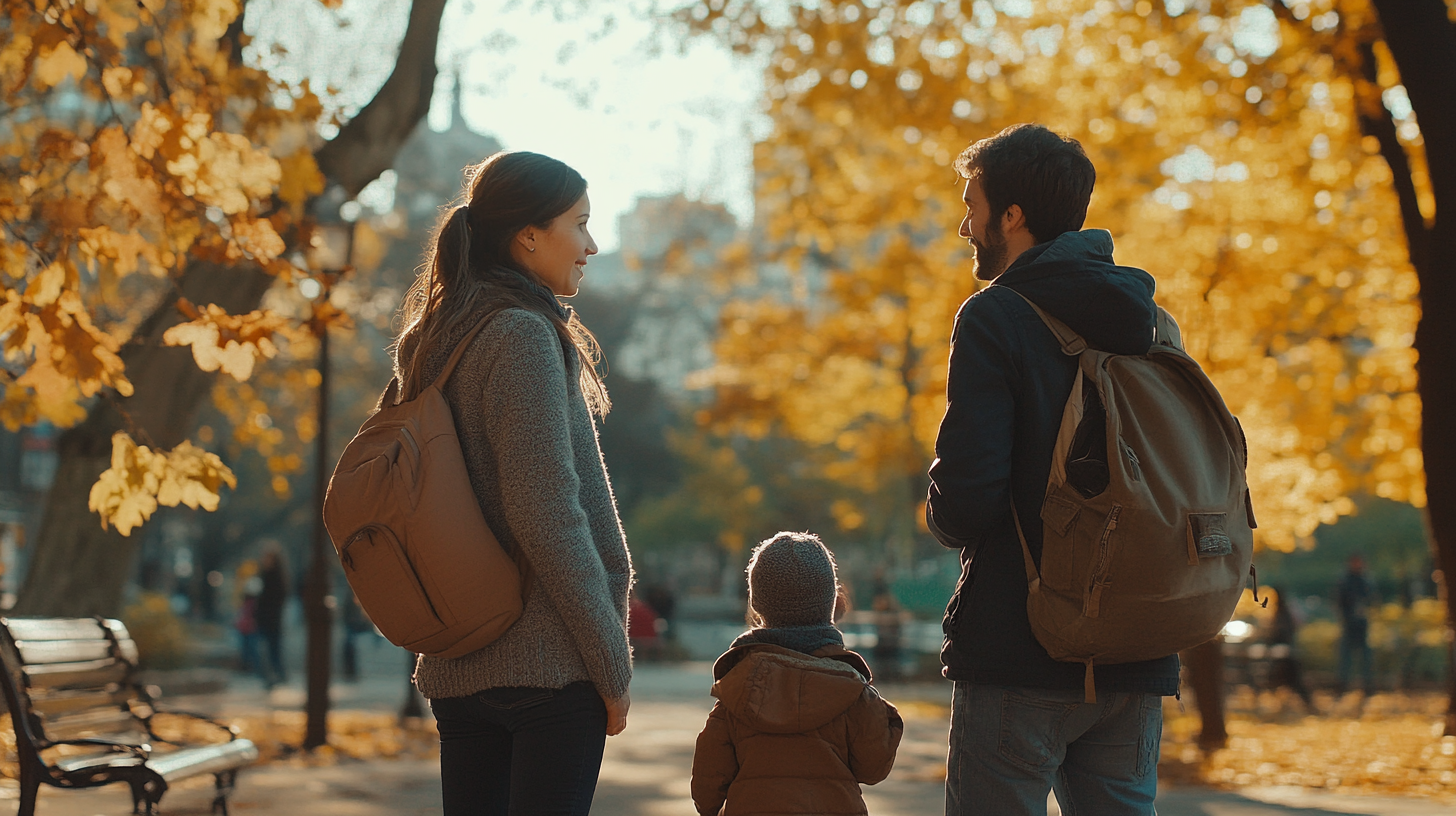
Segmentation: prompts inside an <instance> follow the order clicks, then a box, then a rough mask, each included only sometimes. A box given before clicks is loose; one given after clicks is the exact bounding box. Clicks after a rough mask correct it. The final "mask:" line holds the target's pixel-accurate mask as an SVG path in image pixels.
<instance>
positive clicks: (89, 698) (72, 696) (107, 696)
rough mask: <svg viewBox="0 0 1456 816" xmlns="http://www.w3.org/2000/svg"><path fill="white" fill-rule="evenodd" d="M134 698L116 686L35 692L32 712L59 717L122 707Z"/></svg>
mask: <svg viewBox="0 0 1456 816" xmlns="http://www.w3.org/2000/svg"><path fill="white" fill-rule="evenodd" d="M134 696H135V694H134V693H133V692H132V690H131V689H129V688H125V687H123V686H118V685H115V684H112V686H111V687H110V688H105V687H102V688H94V689H84V690H81V691H59V692H50V693H46V692H34V693H32V694H31V695H30V710H31V711H34V712H35V713H37V714H39V715H41V716H42V717H57V716H60V715H62V714H65V713H66V712H69V711H85V710H87V709H91V708H106V707H108V706H109V707H120V706H122V705H123V704H125V703H126V701H127V700H130V699H131V698H132V697H134Z"/></svg>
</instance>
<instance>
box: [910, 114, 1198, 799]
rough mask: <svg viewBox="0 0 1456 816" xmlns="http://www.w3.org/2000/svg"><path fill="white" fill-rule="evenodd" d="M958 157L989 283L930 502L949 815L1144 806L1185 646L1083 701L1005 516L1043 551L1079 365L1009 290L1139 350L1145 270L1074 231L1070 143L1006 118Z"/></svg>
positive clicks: (1147, 286) (956, 384) (1084, 188)
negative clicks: (939, 605)
mask: <svg viewBox="0 0 1456 816" xmlns="http://www.w3.org/2000/svg"><path fill="white" fill-rule="evenodd" d="M955 166H956V170H957V171H958V172H959V173H960V174H961V176H962V177H964V178H965V179H966V184H965V192H964V200H965V205H966V216H965V219H964V220H963V221H962V222H961V225H960V235H961V237H963V238H966V239H967V240H968V241H969V242H970V244H971V246H972V247H973V248H974V249H975V252H976V266H975V275H976V277H977V278H979V279H981V280H983V281H989V282H991V285H990V286H988V287H986V288H985V289H984V290H982V291H980V292H979V293H977V294H976V295H974V296H973V297H971V298H970V299H968V300H967V301H966V302H965V303H964V304H963V305H962V306H961V308H960V312H959V314H957V316H956V323H955V329H954V331H953V333H952V335H951V355H950V374H949V382H948V383H947V387H946V397H947V406H946V414H945V418H944V420H943V421H942V422H941V426H940V435H939V437H938V438H937V440H936V445H935V452H936V457H937V458H936V460H935V463H934V464H932V465H931V467H930V480H931V486H930V498H929V502H928V504H927V506H926V521H927V523H928V524H929V526H930V530H931V532H932V533H934V535H935V537H936V538H937V539H938V540H939V541H940V542H941V543H942V544H944V545H945V546H947V547H950V548H953V549H959V550H960V552H961V579H960V582H959V583H958V585H957V586H956V591H955V595H954V597H953V598H952V599H951V601H950V605H949V606H948V607H947V608H946V614H945V621H944V624H943V627H944V630H945V645H944V648H943V649H942V652H941V660H942V662H943V663H944V664H945V669H944V671H943V673H944V674H945V676H946V677H948V678H950V679H951V680H953V681H955V693H954V698H953V705H952V713H951V730H950V754H949V757H948V761H947V762H948V767H947V775H946V814H947V816H969V815H970V814H998V816H1001V815H1004V814H1031V813H1037V814H1044V813H1046V799H1047V793H1048V791H1050V790H1053V789H1055V791H1056V794H1057V800H1058V802H1059V803H1061V807H1062V812H1063V813H1067V814H1096V815H1097V816H1118V815H1119V814H1140V815H1141V814H1149V815H1150V814H1152V813H1153V812H1154V811H1153V797H1154V794H1155V792H1156V789H1157V772H1156V769H1157V760H1158V743H1159V740H1160V738H1161V734H1162V699H1161V698H1162V696H1164V695H1171V694H1176V693H1177V691H1178V658H1177V656H1176V655H1169V656H1167V657H1165V658H1162V659H1158V660H1152V661H1147V662H1143V663H1125V664H1114V665H1105V666H1104V665H1098V666H1097V671H1096V689H1097V702H1096V703H1084V702H1083V700H1084V688H1083V682H1084V678H1085V675H1084V670H1085V667H1084V666H1083V665H1082V664H1081V663H1061V662H1057V661H1055V660H1052V659H1051V657H1049V656H1048V655H1047V652H1046V650H1045V649H1044V648H1042V646H1041V644H1040V643H1038V642H1037V640H1036V638H1035V636H1034V635H1033V634H1032V630H1031V624H1030V623H1029V621H1028V620H1027V613H1026V599H1027V586H1026V571H1025V567H1024V564H1023V556H1022V552H1021V545H1020V542H1019V541H1018V538H1017V533H1016V527H1015V526H1014V525H1015V521H1014V518H1016V517H1019V519H1020V522H1021V527H1022V530H1023V532H1024V534H1025V536H1026V539H1027V543H1028V546H1029V549H1030V550H1031V553H1032V557H1033V559H1034V560H1037V561H1038V562H1039V561H1040V558H1041V546H1042V520H1041V504H1042V498H1043V495H1044V493H1045V491H1046V485H1047V477H1048V473H1049V471H1050V469H1051V462H1052V449H1053V446H1054V444H1055V442H1056V438H1057V432H1058V429H1059V427H1060V425H1061V418H1062V409H1063V406H1064V405H1065V404H1066V401H1067V397H1068V396H1069V395H1070V393H1071V389H1072V386H1073V383H1074V377H1075V376H1077V358H1076V357H1070V356H1067V355H1065V354H1063V353H1062V350H1061V347H1060V345H1059V344H1058V342H1057V340H1056V338H1055V337H1054V336H1053V335H1052V333H1051V331H1050V330H1049V329H1047V328H1046V326H1045V324H1043V322H1042V321H1041V319H1040V318H1038V317H1037V315H1036V313H1035V312H1034V311H1033V310H1032V308H1031V306H1029V305H1028V304H1027V303H1026V301H1024V300H1022V298H1021V297H1019V296H1018V294H1017V293H1020V294H1021V295H1024V296H1025V297H1026V298H1029V299H1030V300H1031V301H1033V302H1035V303H1036V304H1037V305H1038V306H1040V307H1041V308H1042V309H1043V310H1045V311H1046V312H1048V313H1050V314H1051V315H1052V316H1054V317H1057V318H1059V319H1060V320H1061V321H1062V322H1064V323H1066V324H1067V325H1068V326H1070V327H1071V328H1072V329H1073V330H1074V331H1076V332H1077V333H1079V334H1080V335H1081V336H1082V337H1083V338H1084V339H1085V340H1086V341H1087V342H1088V343H1089V344H1090V345H1091V346H1093V347H1094V348H1098V349H1101V350H1104V351H1108V352H1113V353H1118V354H1145V353H1147V351H1148V349H1149V347H1150V346H1151V344H1152V340H1153V327H1154V322H1155V319H1156V314H1157V309H1156V307H1155V306H1154V304H1153V289H1154V282H1153V279H1152V277H1151V276H1150V275H1148V274H1147V273H1146V272H1143V271H1142V270H1139V269H1132V268H1129V267H1122V266H1117V265H1115V264H1114V263H1113V262H1112V238H1111V236H1110V235H1109V234H1108V233H1107V232H1105V231H1102V230H1087V231H1085V232H1079V230H1080V229H1081V227H1082V222H1083V221H1084V220H1085V219H1086V215H1087V203H1088V201H1089V200H1090V199H1091V196H1092V185H1093V182H1094V181H1095V178H1096V173H1095V171H1094V170H1093V168H1092V163H1091V162H1090V161H1089V160H1088V159H1087V156H1086V154H1085V153H1084V152H1083V151H1082V147H1081V145H1080V144H1078V143H1077V142H1076V141H1074V140H1072V139H1068V138H1064V137H1061V136H1058V135H1056V134H1054V133H1052V132H1051V131H1049V130H1047V129H1046V128H1043V127H1040V126H1037V125H1017V126H1014V127H1010V128H1007V129H1006V130H1004V131H1002V132H1001V133H998V134H997V135H995V136H993V137H991V138H989V139H983V140H981V141H979V142H976V143H975V144H973V145H971V146H970V147H969V148H967V149H966V151H965V152H964V153H962V154H961V155H960V157H959V158H957V159H956V163H955ZM1013 290H1014V291H1013ZM1013 499H1014V502H1015V505H1014V506H1015V509H1016V513H1015V517H1014V516H1013V513H1012V507H1013Z"/></svg>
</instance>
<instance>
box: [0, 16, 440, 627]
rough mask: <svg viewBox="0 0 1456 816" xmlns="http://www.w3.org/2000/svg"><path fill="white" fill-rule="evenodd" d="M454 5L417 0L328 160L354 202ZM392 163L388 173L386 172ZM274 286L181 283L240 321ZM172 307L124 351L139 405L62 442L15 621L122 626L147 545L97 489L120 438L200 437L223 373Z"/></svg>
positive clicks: (116, 409) (210, 272)
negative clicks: (204, 367) (116, 620)
mask: <svg viewBox="0 0 1456 816" xmlns="http://www.w3.org/2000/svg"><path fill="white" fill-rule="evenodd" d="M444 10H445V0H415V2H414V4H413V6H412V7H411V9H410V18H409V27H408V28H407V29H406V31H405V34H404V39H403V40H402V42H401V45H400V51H399V56H398V58H397V59H396V62H395V66H394V71H393V73H391V74H390V77H389V79H388V80H386V81H385V83H384V85H383V87H381V88H380V89H379V93H377V94H376V95H375V97H374V99H373V100H372V101H370V103H369V104H368V105H366V106H365V108H364V109H363V110H362V111H360V112H359V115H358V116H356V117H354V118H353V119H351V120H350V121H349V123H348V124H346V125H344V127H343V129H342V130H341V131H340V133H339V135H338V136H337V137H336V138H334V140H333V141H331V142H329V143H328V144H326V145H324V146H323V147H322V148H320V150H319V152H318V154H317V158H318V161H319V166H320V167H321V168H323V169H324V171H325V175H326V176H327V177H328V179H329V182H330V183H331V184H333V185H336V186H338V187H340V188H342V189H343V190H344V191H345V192H346V193H347V195H348V196H349V197H353V196H354V195H356V194H357V193H358V192H359V191H360V190H362V189H363V188H364V186H365V185H366V184H368V183H369V182H370V181H373V180H374V179H375V178H376V177H378V175H379V174H380V173H381V172H383V171H384V170H385V169H386V168H388V167H389V165H390V164H391V163H393V161H394V156H395V155H396V154H397V153H398V152H399V148H400V146H401V145H403V144H404V141H405V140H406V139H407V138H409V135H410V133H412V132H413V131H414V129H415V127H416V126H417V125H418V124H419V122H420V120H421V119H423V118H424V117H425V114H426V113H428V112H429V109H430V98H431V96H432V94H433V92H434V87H435V86H434V78H435V73H436V69H435V44H436V40H437V38H438V37H439V32H440V17H441V15H442V13H443V12H444ZM381 162H382V163H381ZM272 282H273V281H272V278H270V277H269V276H268V275H266V274H265V273H263V272H262V271H260V270H258V269H257V268H255V267H252V266H233V267H218V266H214V265H210V264H200V263H194V264H191V265H189V266H188V268H187V271H186V272H184V273H183V276H182V278H181V280H180V281H179V282H178V287H177V288H178V290H179V291H180V293H181V295H182V296H184V297H186V298H188V299H189V300H191V301H192V302H194V303H199V304H206V303H216V304H217V305H218V306H221V307H222V308H224V309H226V310H227V311H228V312H229V313H240V312H249V311H252V310H253V309H256V308H258V304H259V303H260V302H261V301H262V298H263V294H264V293H265V292H266V291H267V290H268V287H269V286H270V285H271V284H272ZM174 304H175V300H174V299H172V298H167V299H165V300H164V301H163V302H162V303H161V304H160V305H159V306H158V307H157V308H156V310H155V311H154V312H153V313H152V314H151V316H150V317H148V318H147V320H146V321H145V322H144V323H143V324H142V326H141V327H140V328H139V329H138V331H137V333H136V335H135V338H134V340H133V342H132V343H130V344H128V345H127V347H126V348H124V349H123V350H122V355H121V356H122V359H123V361H125V363H126V375H127V378H128V379H130V380H131V382H132V384H133V385H134V386H135V387H136V390H135V393H134V394H133V396H131V397H128V398H125V399H123V398H120V397H118V396H116V395H115V394H108V395H107V396H106V397H105V398H103V399H101V400H99V401H97V403H96V404H95V407H93V408H92V410H91V413H90V415H89V416H87V418H86V420H85V421H84V422H82V423H81V424H80V425H78V426H77V427H75V428H72V429H70V430H68V431H66V432H65V433H64V434H62V436H61V439H60V441H59V443H58V445H57V448H58V450H57V453H58V454H59V457H60V461H59V463H58V465H57V469H56V480H55V483H54V484H53V485H52V487H51V490H50V492H49V494H48V495H47V497H46V508H45V512H44V514H43V516H42V521H41V528H40V531H39V533H38V535H37V536H36V540H35V551H34V555H33V557H32V561H31V564H30V569H29V571H28V572H27V574H26V577H25V583H24V585H23V586H22V588H21V591H20V596H19V599H18V601H17V603H16V607H15V612H14V613H15V614H24V615H96V614H102V615H114V614H116V613H117V612H118V611H120V608H121V601H122V589H123V588H124V587H125V585H126V581H127V579H128V578H129V577H130V576H131V574H132V563H133V561H134V560H135V556H136V549H137V544H138V541H139V538H138V537H136V536H133V537H130V538H128V537H123V536H122V535H120V534H118V533H117V532H116V531H115V530H103V529H102V528H101V523H100V521H99V519H97V517H96V516H95V514H93V513H92V512H91V511H90V509H89V508H88V507H87V501H88V498H89V495H90V491H91V485H92V484H94V483H95V481H96V479H97V477H99V476H100V475H101V472H102V471H104V470H106V468H107V467H108V466H109V464H110V462H111V436H112V434H114V433H115V432H117V431H119V430H127V431H130V432H131V433H132V435H133V436H134V437H136V438H137V441H138V443H139V444H144V445H148V446H155V447H160V448H171V447H172V446H174V445H176V444H177V443H179V442H181V441H182V440H184V439H186V437H187V434H188V433H189V432H190V431H191V429H192V420H193V417H194V415H195V413H196V410H197V407H198V406H199V405H200V404H201V403H202V400H203V399H205V398H206V397H207V395H208V394H210V393H211V391H212V385H213V383H214V381H215V379H216V374H215V373H205V372H202V371H200V370H198V368H197V365H196V364H195V363H194V362H193V361H192V352H191V350H190V349H188V348H173V347H168V346H163V345H162V333H163V332H164V331H166V330H167V329H168V328H169V327H171V326H173V325H175V324H177V323H179V322H181V319H182V317H181V315H180V314H178V312H177V310H176V309H175V308H174Z"/></svg>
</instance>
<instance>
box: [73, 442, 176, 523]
mask: <svg viewBox="0 0 1456 816" xmlns="http://www.w3.org/2000/svg"><path fill="white" fill-rule="evenodd" d="M165 467H166V460H165V458H164V457H160V456H155V455H153V454H152V451H151V449H150V448H147V447H146V446H144V445H143V446H138V445H137V444H136V442H134V441H133V440H132V438H131V435H130V434H127V433H125V432H121V431H118V432H117V433H115V434H114V435H112V437H111V467H109V468H107V469H106V470H105V471H103V472H102V473H101V476H100V477H99V478H97V480H96V483H95V484H93V485H91V493H90V496H89V498H88V500H87V506H88V507H89V508H90V510H91V512H93V513H96V514H97V515H99V516H100V517H101V526H102V527H115V528H116V530H117V532H119V533H121V534H122V535H124V536H129V535H131V531H132V530H133V529H135V528H137V527H140V526H141V525H142V524H143V523H144V522H145V521H146V520H147V519H149V518H151V516H152V513H155V512H156V511H157V488H158V485H159V484H160V483H161V471H162V470H164V469H165Z"/></svg>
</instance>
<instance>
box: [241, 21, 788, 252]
mask: <svg viewBox="0 0 1456 816" xmlns="http://www.w3.org/2000/svg"><path fill="white" fill-rule="evenodd" d="M678 2H680V0H678ZM651 5H652V4H651V3H650V0H615V1H613V0H554V2H553V1H552V0H451V3H450V5H449V6H448V7H447V8H446V10H445V18H444V22H443V24H442V30H441V35H440V43H439V50H438V53H437V62H438V64H439V66H440V70H441V74H440V80H439V84H438V85H437V86H436V89H435V96H434V98H433V104H432V107H431V111H430V118H429V122H430V125H431V126H432V127H434V128H436V129H443V128H444V127H446V126H447V125H448V122H449V116H450V103H451V92H452V89H453V85H454V68H455V66H457V65H459V66H461V68H462V69H463V72H464V95H463V107H464V112H465V118H466V122H467V123H468V124H469V125H470V126H471V127H472V128H473V129H475V130H477V131H479V132H481V133H485V134H488V135H491V136H494V137H495V138H496V139H497V140H499V141H500V142H501V143H502V144H503V145H504V146H505V147H506V148H507V149H510V150H532V151H535V152H538V153H545V154H547V155H550V156H554V157H556V158H558V159H561V160H562V161H565V162H566V163H568V164H570V165H572V166H573V167H575V168H576V169H577V170H578V171H580V172H581V174H582V175H583V176H585V177H586V179H587V183H588V184H589V185H590V190H591V199H592V228H593V229H592V233H593V235H594V236H595V237H596V239H597V243H598V244H599V245H600V246H601V248H602V250H603V251H611V250H613V249H617V248H618V236H617V217H618V216H619V215H621V214H623V213H625V212H627V211H628V210H630V209H631V208H632V205H633V203H634V201H635V200H636V198H637V197H639V196H644V195H658V194H665V193H672V192H678V191H681V192H684V193H686V194H687V195H688V196H690V197H692V198H697V199H702V200H705V201H712V202H718V203H722V204H724V205H725V206H726V207H728V209H729V210H730V211H731V212H732V213H733V214H734V215H735V216H737V217H738V219H739V221H740V222H741V223H747V221H748V220H749V219H751V218H752V211H753V196H752V172H751V160H752V154H751V143H752V137H753V135H754V129H755V128H763V127H764V126H765V119H764V117H763V116H762V115H760V114H759V113H758V107H757V99H758V96H759V93H760V89H761V81H760V76H761V73H760V70H759V69H758V68H757V67H756V66H755V65H752V64H749V63H747V62H745V61H743V60H742V59H741V58H735V57H734V56H733V55H731V54H730V53H729V52H728V50H727V49H726V48H723V47H722V46H720V45H718V44H717V43H716V42H714V41H711V40H709V39H706V38H704V39H697V40H694V41H692V42H690V43H688V44H687V46H686V48H683V47H681V45H680V43H679V42H678V38H677V36H676V34H675V31H674V29H673V28H672V27H671V24H667V25H659V23H658V22H657V21H654V19H653V18H652V16H651V10H650V9H651ZM408 13H409V0H346V2H345V3H344V5H343V7H342V8H341V9H339V10H338V11H329V10H327V9H324V8H323V7H322V6H321V5H320V4H319V3H318V2H317V0H252V2H251V3H249V5H248V19H247V21H246V22H247V25H246V29H247V30H248V32H249V33H250V34H252V35H253V36H254V37H255V41H254V48H255V49H257V51H256V53H257V54H258V55H259V56H258V57H257V58H258V59H259V60H260V61H261V62H263V63H264V64H265V65H267V66H268V67H269V69H270V70H272V71H273V72H274V73H275V74H276V75H278V76H279V77H280V78H284V79H289V80H296V79H301V78H303V77H305V76H307V77H310V78H312V80H313V85H314V87H315V88H316V89H317V88H321V87H326V86H332V87H334V88H337V89H340V90H341V91H344V93H341V94H340V97H339V99H338V104H339V105H340V106H341V107H344V108H346V109H347V108H348V107H349V106H351V105H352V106H358V105H362V104H363V103H364V102H367V101H368V97H369V96H371V95H372V94H373V92H374V90H375V89H376V88H378V86H379V85H380V84H382V83H383V81H384V79H385V78H386V77H387V76H388V73H389V71H390V69H391V68H392V67H393V54H394V49H395V47H396V46H395V45H394V43H397V42H398V38H399V36H400V34H401V33H402V32H403V30H404V27H405V23H406V21H407V19H408ZM341 23H342V25H341ZM273 44H277V45H281V46H283V47H284V48H286V49H287V50H288V53H287V54H285V55H274V54H269V53H267V50H266V47H267V46H271V45H273ZM260 46H262V48H260ZM482 158H484V157H482Z"/></svg>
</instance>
